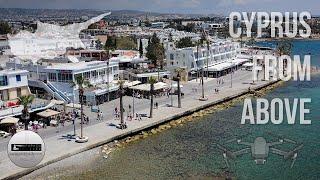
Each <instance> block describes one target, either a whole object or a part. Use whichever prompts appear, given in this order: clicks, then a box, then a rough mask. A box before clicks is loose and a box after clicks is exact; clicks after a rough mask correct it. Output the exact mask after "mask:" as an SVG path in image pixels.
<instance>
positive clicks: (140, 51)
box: [139, 39, 143, 58]
mask: <svg viewBox="0 0 320 180" xmlns="http://www.w3.org/2000/svg"><path fill="white" fill-rule="evenodd" d="M139 55H140V58H142V56H143V44H142V39H140V41H139Z"/></svg>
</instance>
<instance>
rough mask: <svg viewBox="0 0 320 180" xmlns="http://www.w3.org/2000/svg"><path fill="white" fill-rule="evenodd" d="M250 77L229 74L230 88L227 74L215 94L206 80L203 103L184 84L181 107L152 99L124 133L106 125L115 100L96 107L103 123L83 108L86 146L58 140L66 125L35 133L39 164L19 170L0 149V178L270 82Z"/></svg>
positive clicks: (141, 102)
mask: <svg viewBox="0 0 320 180" xmlns="http://www.w3.org/2000/svg"><path fill="white" fill-rule="evenodd" d="M251 75H252V74H251V72H247V71H237V72H236V73H235V74H234V75H233V76H234V77H233V83H232V84H233V85H232V88H231V87H230V86H231V83H230V80H231V77H230V75H227V76H226V77H224V84H223V85H220V87H219V89H220V92H219V94H216V93H214V88H216V87H217V86H218V85H217V83H216V80H215V79H209V80H207V81H206V82H205V83H206V84H205V95H206V97H208V100H207V101H199V100H198V98H199V97H200V93H201V89H200V86H199V81H198V82H195V80H194V81H192V82H188V83H187V84H184V87H183V91H184V93H185V96H184V98H183V99H182V108H177V107H176V106H177V98H176V97H175V98H174V99H173V102H174V104H173V105H174V107H167V106H166V104H170V98H167V97H161V98H156V99H155V102H158V103H159V108H158V109H154V114H153V118H143V119H142V121H137V120H133V121H126V122H127V125H128V128H127V129H125V130H120V129H117V128H115V127H112V126H108V124H109V123H114V124H117V123H119V121H117V120H114V119H113V117H112V110H113V109H114V107H115V106H117V105H118V104H119V102H118V101H119V100H115V101H112V102H109V103H106V104H104V105H102V106H100V109H101V110H102V111H103V113H104V114H105V117H104V120H103V121H96V120H94V119H95V118H96V114H95V113H92V112H90V111H89V108H86V114H87V115H88V116H89V117H91V118H92V120H91V122H90V125H86V126H85V127H84V135H85V136H88V137H89V141H88V142H87V143H83V144H78V143H75V142H74V141H67V140H66V139H61V138H60V137H61V135H63V134H67V133H69V134H73V131H72V130H71V129H72V126H67V127H65V129H61V131H59V133H53V131H54V130H48V131H47V133H41V132H39V134H40V135H41V136H42V137H43V139H44V141H45V144H46V154H45V157H44V159H43V160H42V162H41V163H40V164H39V165H38V166H37V167H35V168H32V169H23V168H19V167H17V166H15V165H14V164H13V163H12V162H11V161H10V159H9V158H8V156H7V152H6V150H4V149H6V148H2V150H0V179H10V178H14V177H19V176H22V175H25V174H27V173H30V172H32V171H33V170H35V169H38V168H41V167H43V166H46V165H48V164H51V163H54V162H56V161H59V160H61V159H64V158H67V157H69V156H72V155H74V154H77V153H80V152H83V151H86V150H88V149H91V148H94V147H97V146H100V145H102V144H105V143H108V142H110V141H113V140H116V139H120V138H122V137H125V136H129V135H130V134H132V133H136V132H139V131H141V130H143V129H146V128H150V127H152V126H155V125H158V124H161V123H163V122H166V121H170V120H172V119H176V118H179V117H181V116H184V115H188V114H191V113H192V112H195V111H198V110H201V109H204V108H206V107H209V106H212V105H214V104H217V103H221V102H224V101H227V100H230V99H232V98H235V97H237V96H240V95H243V94H246V93H247V92H248V88H249V87H250V88H251V89H256V88H261V87H264V86H268V85H269V84H270V83H273V82H266V81H259V82H256V83H255V85H252V84H250V83H251V82H252V80H251ZM194 86H197V87H198V91H197V93H196V92H194V91H193V90H191V89H194ZM135 101H136V103H135V104H136V105H135V108H136V112H139V113H145V114H149V104H150V103H149V100H147V99H136V100H135ZM130 102H132V97H125V103H124V104H125V107H127V106H128V104H129V103H130ZM124 116H125V117H126V113H125V115H124ZM92 121H94V122H92ZM239 123H240V120H239ZM53 129H54V128H53ZM77 129H78V128H77ZM51 131H52V132H51ZM77 132H78V133H79V130H77ZM0 145H1V146H4V145H5V142H3V143H2V144H1V142H0Z"/></svg>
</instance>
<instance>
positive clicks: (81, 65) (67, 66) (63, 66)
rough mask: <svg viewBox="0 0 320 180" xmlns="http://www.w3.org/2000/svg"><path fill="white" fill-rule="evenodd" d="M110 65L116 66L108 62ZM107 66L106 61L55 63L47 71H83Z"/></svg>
mask: <svg viewBox="0 0 320 180" xmlns="http://www.w3.org/2000/svg"><path fill="white" fill-rule="evenodd" d="M110 64H117V63H116V62H110ZM106 65H108V63H107V61H90V62H85V61H80V62H76V63H55V64H52V65H50V66H47V69H56V70H71V71H74V70H83V69H90V68H94V67H99V66H103V67H104V66H106Z"/></svg>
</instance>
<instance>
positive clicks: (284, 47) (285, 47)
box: [277, 40, 293, 56]
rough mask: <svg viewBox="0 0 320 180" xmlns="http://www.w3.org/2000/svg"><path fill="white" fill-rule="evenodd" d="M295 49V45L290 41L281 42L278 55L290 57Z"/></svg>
mask: <svg viewBox="0 0 320 180" xmlns="http://www.w3.org/2000/svg"><path fill="white" fill-rule="evenodd" d="M292 48H293V44H292V42H291V41H289V40H280V41H278V42H277V53H278V54H279V55H280V56H282V55H290V54H291V51H292Z"/></svg>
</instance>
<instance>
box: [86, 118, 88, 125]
mask: <svg viewBox="0 0 320 180" xmlns="http://www.w3.org/2000/svg"><path fill="white" fill-rule="evenodd" d="M86 124H87V125H88V124H89V116H87V117H86Z"/></svg>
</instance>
